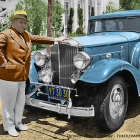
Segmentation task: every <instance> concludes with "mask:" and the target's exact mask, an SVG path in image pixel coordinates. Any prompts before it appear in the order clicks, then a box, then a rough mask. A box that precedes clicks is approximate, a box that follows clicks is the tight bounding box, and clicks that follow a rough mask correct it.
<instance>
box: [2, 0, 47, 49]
mask: <svg viewBox="0 0 140 140" xmlns="http://www.w3.org/2000/svg"><path fill="white" fill-rule="evenodd" d="M46 7H47V3H46V2H44V1H42V0H24V1H21V0H20V1H19V2H18V3H17V5H16V6H15V9H13V10H11V11H8V14H7V19H8V17H10V16H11V15H13V14H14V12H15V11H17V10H23V11H26V13H27V17H28V18H29V19H31V21H32V22H30V23H28V24H27V30H28V31H29V32H30V33H31V34H35V35H43V31H44V29H46V28H47V20H46V18H45V17H47V12H48V9H47V8H46ZM40 9H41V10H40ZM10 25H11V22H10V21H9V19H8V21H7V25H6V26H4V28H2V30H5V29H8V28H9V27H10ZM42 46H43V45H41V44H34V45H33V44H31V50H32V51H33V50H36V48H37V49H38V48H39V47H42Z"/></svg>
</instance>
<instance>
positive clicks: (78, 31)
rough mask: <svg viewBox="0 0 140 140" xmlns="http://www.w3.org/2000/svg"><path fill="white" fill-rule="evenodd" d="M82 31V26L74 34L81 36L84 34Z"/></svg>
mask: <svg viewBox="0 0 140 140" xmlns="http://www.w3.org/2000/svg"><path fill="white" fill-rule="evenodd" d="M83 29H84V28H83V27H82V26H80V27H78V28H77V30H76V34H83V33H84V31H83Z"/></svg>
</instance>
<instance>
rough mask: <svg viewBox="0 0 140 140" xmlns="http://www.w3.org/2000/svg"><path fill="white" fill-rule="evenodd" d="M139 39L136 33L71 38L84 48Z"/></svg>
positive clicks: (113, 33)
mask: <svg viewBox="0 0 140 140" xmlns="http://www.w3.org/2000/svg"><path fill="white" fill-rule="evenodd" d="M139 37H140V35H139V34H138V33H133V32H104V33H94V34H91V35H86V36H80V37H73V39H75V40H77V41H78V42H79V43H80V44H82V45H84V46H85V47H88V46H99V45H100V46H101V45H106V44H108V45H109V44H115V43H122V42H129V41H135V40H138V39H139Z"/></svg>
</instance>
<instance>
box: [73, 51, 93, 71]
mask: <svg viewBox="0 0 140 140" xmlns="http://www.w3.org/2000/svg"><path fill="white" fill-rule="evenodd" d="M73 63H74V66H75V67H76V68H78V69H80V70H82V69H85V68H86V67H87V66H89V65H90V63H91V57H90V55H88V54H87V53H85V52H79V53H77V54H76V55H75V56H74V57H73Z"/></svg>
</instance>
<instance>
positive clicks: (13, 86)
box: [0, 79, 25, 131]
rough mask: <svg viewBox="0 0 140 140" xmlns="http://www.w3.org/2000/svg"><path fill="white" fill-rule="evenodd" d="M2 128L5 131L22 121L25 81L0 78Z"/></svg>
mask: <svg viewBox="0 0 140 140" xmlns="http://www.w3.org/2000/svg"><path fill="white" fill-rule="evenodd" d="M0 93H1V106H2V119H3V128H4V130H5V131H9V130H10V129H13V128H15V126H18V125H20V124H21V123H22V116H23V111H24V106H25V81H19V82H15V81H5V80H1V79H0Z"/></svg>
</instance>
